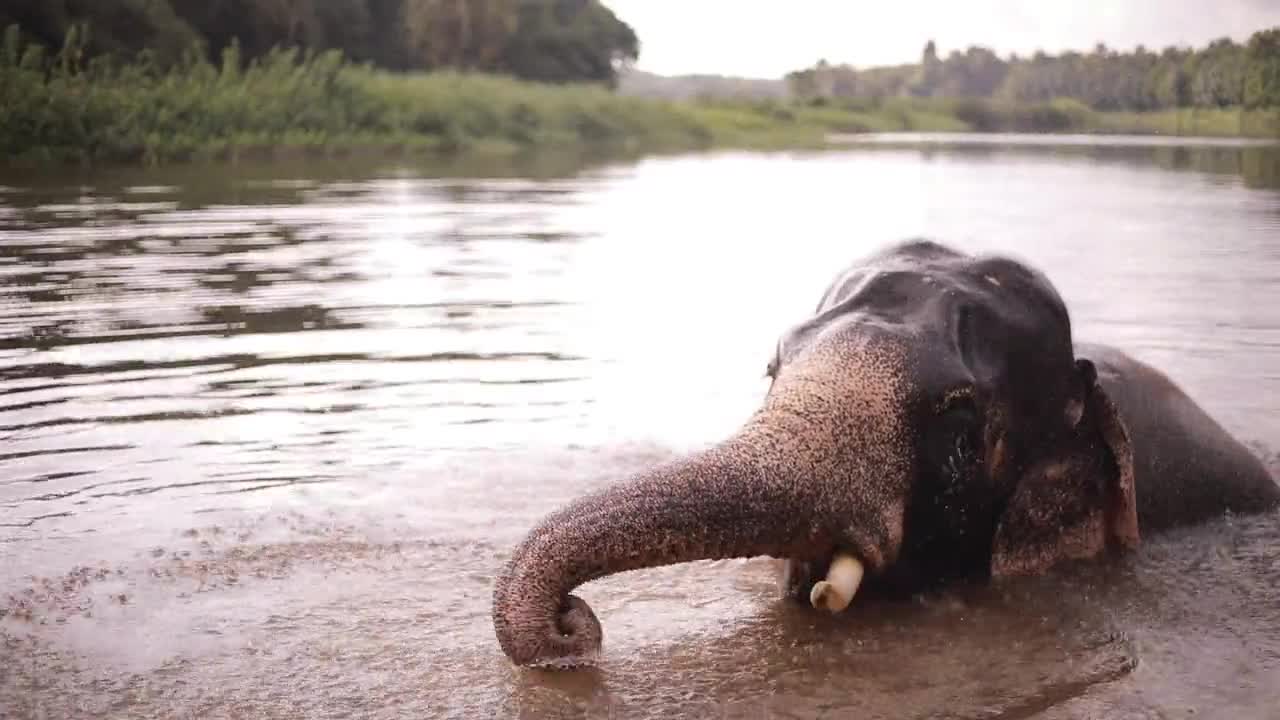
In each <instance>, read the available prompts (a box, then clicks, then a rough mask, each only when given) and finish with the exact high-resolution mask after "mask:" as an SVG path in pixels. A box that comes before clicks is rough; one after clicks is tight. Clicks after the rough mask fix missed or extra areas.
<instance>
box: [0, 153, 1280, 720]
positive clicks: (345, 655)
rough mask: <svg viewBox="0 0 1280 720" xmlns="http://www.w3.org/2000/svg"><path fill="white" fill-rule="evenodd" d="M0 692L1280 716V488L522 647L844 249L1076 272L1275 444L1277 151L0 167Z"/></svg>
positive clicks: (737, 412)
mask: <svg viewBox="0 0 1280 720" xmlns="http://www.w3.org/2000/svg"><path fill="white" fill-rule="evenodd" d="M0 184H2V185H3V187H2V188H0V717H5V718H24V719H25V718H64V717H65V718H72V717H74V718H82V717H83V718H90V717H113V718H115V717H144V718H170V717H210V718H214V717H226V718H231V717H237V718H238V717H254V718H277V717H279V718H285V717H289V718H296V717H311V718H329V717H332V718H339V717H376V718H383V717H386V718H391V717H416V718H436V717H458V718H473V717H475V718H480V717H529V718H535V717H671V716H685V717H797V718H813V717H847V716H851V713H852V714H853V715H852V716H857V717H867V718H870V717H895V718H899V717H964V718H968V717H975V718H976V717H984V718H988V717H1011V718H1023V717H1050V718H1068V717H1072V718H1074V717H1097V716H1126V717H1135V716H1136V717H1185V716H1188V715H1189V714H1193V713H1194V714H1196V715H1197V716H1199V717H1204V716H1208V717H1231V718H1240V717H1275V716H1276V713H1277V712H1280V711H1278V710H1277V708H1280V601H1278V600H1277V597H1280V594H1278V593H1277V591H1278V590H1280V530H1278V529H1277V522H1278V521H1280V517H1276V516H1265V517H1258V518H1224V519H1223V520H1222V521H1220V522H1215V523H1212V524H1210V525H1208V526H1205V527H1201V528H1195V529H1191V530H1186V531H1182V532H1178V533H1174V534H1170V535H1167V536H1164V537H1156V538H1149V539H1148V541H1147V543H1146V544H1145V545H1144V547H1143V549H1142V551H1141V552H1139V553H1138V554H1137V555H1136V556H1134V557H1132V558H1129V559H1127V560H1125V561H1123V562H1118V563H1104V564H1100V565H1098V566H1093V567H1088V568H1074V569H1069V570H1064V571H1062V572H1058V573H1054V574H1052V575H1050V576H1048V577H1044V578H1038V579H1032V580H1027V581H1020V582H1017V583H1013V584H1010V585H1007V586H1001V587H998V588H983V587H969V588H965V587H959V588H952V589H949V590H947V591H945V592H942V593H939V594H937V595H930V596H921V597H918V598H916V599H915V600H913V601H911V602H905V603H889V602H888V601H884V602H885V604H881V605H877V604H874V603H871V604H867V605H862V606H859V607H858V612H856V613H852V612H851V613H850V614H849V615H848V616H846V617H841V618H828V617H822V616H817V615H815V613H813V612H807V611H805V610H804V609H801V608H796V607H792V606H788V605H784V604H781V603H779V602H778V601H777V600H776V599H775V592H774V585H773V582H774V579H773V575H772V572H773V568H772V565H771V564H770V563H768V562H767V561H764V560H748V561H732V562H717V563H693V564H688V565H682V566H675V567H669V568H662V569H655V570H646V571H641V572H636V573H630V574H626V575H622V576H615V577H611V578H607V579H605V580H602V581H598V582H596V583H592V584H590V585H588V586H586V587H584V588H582V589H581V591H580V593H581V594H582V596H583V597H584V598H585V599H587V600H588V601H589V602H590V603H591V605H592V606H593V607H594V608H595V610H596V612H597V613H598V614H599V616H600V618H601V621H602V623H603V625H604V630H605V653H604V657H603V659H602V661H601V664H600V666H599V667H598V668H596V669H593V670H587V671H581V672H574V673H544V672H537V671H524V670H517V669H514V668H512V667H511V666H510V664H509V663H508V662H507V661H506V659H505V658H504V656H503V655H502V654H501V652H500V650H499V648H498V646H497V643H496V640H495V638H494V635H493V630H492V625H491V621H490V615H489V612H490V598H491V595H490V593H491V589H492V582H493V579H494V576H495V573H496V572H497V571H498V569H499V568H500V567H501V565H502V563H503V562H504V560H505V559H506V558H507V557H508V555H509V553H510V551H511V549H512V548H513V546H514V545H515V544H516V543H518V542H519V541H520V539H521V538H522V536H523V535H524V533H525V532H526V531H527V530H528V528H529V527H530V526H531V525H532V524H533V523H535V522H536V521H537V520H538V519H539V518H540V517H541V516H543V515H544V514H546V513H548V512H550V511H552V510H554V509H555V508H557V507H559V506H560V505H562V504H563V503H566V502H568V501H570V500H571V499H573V498H575V497H577V496H579V495H581V494H582V493H584V492H586V491H588V490H591V489H594V488H598V487H601V486H604V485H607V484H609V483H611V482H615V481H617V480H619V479H621V478H622V477H624V476H625V475H626V474H627V473H630V472H633V471H636V470H639V469H641V468H644V467H646V466H647V465H650V464H652V463H655V462H659V461H663V460H666V459H669V458H670V457H672V456H673V455H674V454H676V453H680V452H684V451H687V450H690V449H694V448H697V447H700V446H703V445H705V444H707V443H711V442H714V441H715V440H716V439H718V438H719V437H721V436H723V435H724V434H725V433H727V432H729V431H730V430H731V429H733V428H734V427H736V425H737V424H738V423H740V422H741V421H742V420H743V419H744V418H745V417H746V415H747V414H748V413H749V412H750V411H751V410H752V409H753V408H754V407H755V406H756V404H757V403H758V402H759V401H760V399H761V397H762V394H763V392H764V390H765V380H764V378H763V374H764V369H765V365H766V363H767V362H768V360H769V358H770V354H771V351H772V349H773V343H774V340H775V338H776V337H777V335H778V334H779V333H780V332H782V331H783V330H784V329H785V328H786V327H787V326H788V325H789V324H791V323H793V322H795V321H797V320H799V319H801V318H803V317H804V315H805V313H806V312H808V311H809V310H811V309H812V307H813V306H814V304H815V303H816V302H817V300H818V298H819V296H820V295H821V293H822V290H823V289H824V287H825V284H826V283H827V282H828V281H829V280H830V279H831V278H832V277H833V276H834V275H835V273H836V272H837V271H838V270H839V269H840V268H841V267H843V266H844V265H845V264H847V263H848V262H850V261H851V260H853V259H854V258H856V257H858V256H860V255H862V254H864V253H867V252H870V251H872V250H874V249H876V248H878V247H880V246H881V245H883V244H884V243H888V242H893V241H897V240H900V239H904V238H907V237H912V236H928V237H931V238H934V239H936V240H939V241H941V242H944V243H947V244H951V245H953V246H956V247H958V248H961V249H966V250H971V251H999V252H1003V253H1008V254H1013V255H1016V256H1019V257H1022V258H1024V259H1026V260H1028V261H1030V262H1032V263H1033V264H1036V265H1037V266H1039V267H1041V268H1042V269H1044V270H1045V271H1046V272H1047V273H1048V274H1049V276H1050V277H1051V278H1052V280H1053V281H1054V282H1055V283H1056V284H1057V285H1058V287H1059V289H1060V290H1061V292H1062V293H1063V295H1064V297H1065V298H1066V300H1067V302H1068V305H1069V307H1070V308H1071V311H1072V313H1073V321H1074V323H1075V327H1076V332H1077V336H1078V337H1080V338H1082V339H1090V340H1100V341H1104V342H1112V343H1115V344H1118V345H1120V346H1122V347H1124V348H1125V349H1127V350H1129V351H1130V352H1132V353H1133V354H1135V355H1136V356H1138V357H1140V358H1142V359H1144V360H1147V361H1149V362H1151V363H1154V364H1156V365H1157V366H1159V367H1161V368H1162V369H1164V370H1165V371H1167V372H1168V373H1169V374H1170V375H1172V376H1173V377H1174V378H1175V379H1176V380H1177V381H1178V382H1180V383H1181V384H1182V385H1183V386H1184V388H1186V389H1187V390H1188V391H1189V392H1190V393H1191V394H1192V395H1193V396H1194V397H1195V398H1196V399H1198V400H1199V401H1201V403H1202V404H1203V405H1204V406H1205V407H1206V408H1207V409H1208V410H1209V411H1210V412H1211V413H1212V414H1213V415H1214V416H1215V417H1217V418H1219V419H1220V420H1221V421H1222V423H1223V424H1224V425H1225V426H1227V427H1228V428H1229V429H1230V430H1231V431H1233V432H1235V433H1236V434H1238V435H1239V436H1240V437H1241V438H1242V439H1244V440H1245V441H1246V442H1247V443H1249V444H1250V445H1251V446H1252V447H1253V448H1255V449H1256V450H1257V452H1258V453H1259V454H1260V455H1262V456H1263V457H1265V458H1266V459H1267V462H1268V463H1269V465H1270V467H1271V468H1272V469H1273V471H1276V472H1280V462H1278V461H1277V459H1276V451H1277V450H1278V449H1280V149H1277V148H1275V147H1262V146H1252V145H1248V144H1243V143H1205V142H1200V143H1191V142H1185V141H1171V140H1154V141H1153V140H1151V139H1139V138H1118V139H1117V138H1110V139H1105V140H1101V139H1096V138H1094V139H1090V138H1044V137H1019V136H992V137H981V138H974V137H968V138H965V137H956V136H896V137H877V136H868V137H860V138H855V139H851V140H850V141H849V142H848V144H846V145H844V146H842V147H840V148H839V149H837V150H831V151H823V152H804V153H736V152H721V153H712V154H704V155H690V156H672V157H651V158H647V159H641V160H634V159H633V160H627V161H621V162H613V163H607V162H596V163H585V162H584V163H581V164H580V163H578V162H577V161H576V160H565V159H563V158H559V159H554V161H553V162H550V163H548V162H547V159H546V158H533V159H523V160H522V159H517V160H512V161H509V162H507V161H504V162H497V161H494V162H490V163H488V164H487V165H486V166H482V167H477V166H470V165H462V166H456V165H455V166H447V167H445V166H434V167H425V166H421V165H418V164H414V163H399V162H392V161H380V162H372V161H362V162H359V163H356V162H351V163H336V162H335V163H319V162H312V163H308V164H302V165H278V166H253V167H240V168H213V169H211V168H176V169H167V170H166V169H160V170H146V171H143V170H137V169H120V170H99V171H95V172H92V173H89V172H77V173H69V174H68V173H63V174H25V175H24V174H10V175H9V176H7V177H5V178H3V179H2V180H0Z"/></svg>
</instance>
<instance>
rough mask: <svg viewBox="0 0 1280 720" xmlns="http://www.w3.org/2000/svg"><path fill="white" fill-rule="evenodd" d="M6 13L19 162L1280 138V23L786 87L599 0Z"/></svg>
mask: <svg viewBox="0 0 1280 720" xmlns="http://www.w3.org/2000/svg"><path fill="white" fill-rule="evenodd" d="M6 20H9V21H13V22H14V24H11V25H9V26H8V27H7V30H6V31H5V32H4V35H3V38H2V43H0V153H3V155H4V158H5V159H6V162H8V163H9V164H33V163H51V162H53V163H57V162H93V163H98V162H119V161H125V162H138V161H141V162H146V163H152V164H154V163H160V162H170V161H180V160H187V159H194V158H208V159H231V160H236V159H239V158H245V157H261V156H266V155H270V156H273V157H278V156H279V155H280V154H281V153H283V154H286V155H287V154H295V155H298V154H301V155H308V156H310V155H324V156H335V155H343V154H347V153H350V152H353V151H362V152H371V151H373V152H392V153H433V154H456V153H458V152H460V151H467V152H468V153H473V154H489V155H495V154H505V155H510V154H512V153H515V152H519V151H522V150H527V149H534V148H548V147H550V148H558V149H568V148H573V149H574V150H575V152H578V151H589V152H595V151H596V150H605V151H609V152H619V151H621V152H629V153H636V152H656V151H665V150H685V149H698V148H708V147H713V146H721V147H770V148H781V147H810V146H819V145H822V144H824V142H825V141H826V139H827V137H828V135H829V134H831V133H857V132H895V131H947V132H967V131H978V132H996V131H1021V132H1098V133H1116V132H1134V133H1160V134H1182V135H1217V136H1257V137H1280V29H1274V30H1267V31H1264V32H1260V33H1257V34H1255V35H1254V36H1253V37H1252V38H1251V39H1250V40H1249V42H1248V44H1247V45H1235V44H1233V43H1231V42H1230V41H1219V42H1217V43H1214V44H1213V45H1211V46H1209V47H1208V48H1206V49H1205V50H1202V51H1198V52H1191V51H1181V50H1167V51H1165V52H1164V53H1163V54H1161V55H1159V56H1157V55H1154V54H1150V53H1145V52H1143V51H1139V52H1136V53H1133V54H1129V55H1124V54H1116V53H1112V52H1110V51H1106V50H1105V49H1102V48H1099V49H1098V50H1097V51H1095V53H1093V54H1091V55H1087V56H1086V55H1078V54H1066V55H1063V56H1060V57H1056V58H1054V57H1047V56H1043V55H1037V56H1036V57H1035V58H1032V59H1030V60H1017V59H1011V60H1009V61H1004V60H1001V59H1000V58H998V57H996V56H995V55H994V54H992V53H990V52H989V51H985V50H982V49H971V50H970V51H969V52H968V53H966V54H958V53H953V54H952V55H951V56H950V57H949V58H947V59H946V60H941V59H939V58H938V57H937V52H936V48H935V47H934V46H933V45H932V43H931V44H930V45H929V47H927V48H926V52H925V55H924V58H923V59H922V62H921V63H920V64H918V65H906V66H900V67H889V68H873V69H870V70H854V69H852V68H845V67H833V66H829V65H826V64H819V66H817V67H816V68H813V69H811V70H807V71H803V72H800V73H793V74H792V75H791V76H789V78H788V79H789V83H790V89H791V91H792V92H791V93H790V94H786V93H785V92H778V90H779V88H782V89H783V90H785V86H784V85H781V84H777V85H774V84H771V83H770V81H740V80H737V79H733V78H715V77H703V76H692V77H689V78H683V79H677V80H678V82H677V84H675V85H672V84H667V83H664V82H663V81H661V79H658V78H655V77H652V76H647V77H642V76H638V75H636V74H635V73H633V72H632V71H630V70H629V69H628V68H627V63H628V62H629V61H630V60H633V59H635V57H636V56H637V55H638V48H639V42H638V40H637V38H636V37H635V34H634V32H632V30H631V28H630V27H628V26H627V25H626V24H625V23H623V22H622V21H621V20H619V19H618V18H617V17H615V16H614V15H613V13H612V12H610V11H609V10H608V9H607V8H605V7H604V5H602V4H601V3H600V2H599V0H323V1H322V0H40V1H37V0H15V1H14V2H10V3H7V4H5V6H4V8H0V21H6ZM628 77H632V78H634V81H633V82H630V83H628V82H626V79H627V78H628ZM620 81H621V82H620ZM619 85H621V86H622V87H623V88H624V89H625V88H626V87H628V86H630V87H632V88H637V87H638V88H648V91H646V92H642V93H638V94H637V93H634V92H619V91H618V88H619ZM640 95H645V96H640ZM717 98H718V99H717Z"/></svg>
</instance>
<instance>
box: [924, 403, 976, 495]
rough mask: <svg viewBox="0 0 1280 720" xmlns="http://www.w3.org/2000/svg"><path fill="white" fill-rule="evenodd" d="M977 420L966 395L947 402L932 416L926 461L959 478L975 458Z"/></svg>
mask: <svg viewBox="0 0 1280 720" xmlns="http://www.w3.org/2000/svg"><path fill="white" fill-rule="evenodd" d="M980 426H981V423H980V419H979V415H978V409H977V407H975V406H974V404H973V402H972V401H971V400H970V399H968V398H960V399H958V400H957V401H955V402H952V403H950V404H949V406H948V407H947V409H946V410H944V411H943V412H942V413H941V414H940V415H938V416H937V417H936V419H935V422H934V425H933V427H932V429H931V430H932V431H931V432H930V433H929V435H930V437H929V439H928V445H929V455H930V458H929V459H930V462H931V463H932V464H933V466H934V467H935V468H937V469H938V470H940V471H941V472H942V473H943V474H944V475H947V476H949V477H951V478H952V479H960V478H961V477H963V476H964V475H965V474H966V472H967V471H968V470H969V469H970V468H972V467H973V465H974V463H975V462H976V461H977V460H978V453H977V449H978V447H979V437H980V430H981V427H980Z"/></svg>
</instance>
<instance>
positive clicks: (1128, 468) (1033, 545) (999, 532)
mask: <svg viewBox="0 0 1280 720" xmlns="http://www.w3.org/2000/svg"><path fill="white" fill-rule="evenodd" d="M1076 370H1077V375H1078V378H1079V380H1080V386H1081V396H1080V399H1078V400H1074V401H1072V402H1071V403H1068V406H1067V409H1066V415H1067V418H1066V419H1067V424H1068V425H1069V426H1073V427H1070V429H1069V430H1068V432H1067V433H1066V439H1065V440H1063V441H1061V442H1059V443H1056V445H1055V447H1054V448H1053V450H1052V451H1051V452H1050V453H1048V454H1047V456H1046V457H1042V458H1040V459H1038V460H1037V461H1035V462H1034V463H1033V464H1032V465H1031V466H1030V467H1029V468H1028V469H1027V471H1026V472H1025V473H1023V475H1022V477H1021V478H1020V479H1019V481H1018V485H1017V488H1016V489H1015V490H1014V493H1013V496H1012V497H1011V498H1010V500H1009V503H1008V505H1007V506H1006V507H1005V510H1004V512H1003V514H1002V515H1001V517H1000V521H999V524H998V526H997V528H996V534H995V540H994V542H993V547H992V557H991V574H992V576H993V577H1004V576H1012V575H1028V574H1035V573H1040V572H1044V571H1045V570H1048V569H1049V568H1050V567H1052V566H1053V565H1055V564H1057V563H1059V562H1061V561H1064V560H1083V559H1088V558H1093V557H1096V556H1097V555H1099V554H1101V553H1102V552H1104V551H1106V550H1108V549H1119V550H1131V549H1134V548H1136V547H1137V545H1138V542H1139V531H1138V507H1137V498H1136V495H1135V488H1134V470H1133V448H1132V445H1131V444H1130V441H1129V433H1128V431H1127V430H1126V428H1125V425H1124V422H1123V420H1121V418H1120V415H1119V413H1118V412H1117V410H1116V406H1115V404H1114V403H1113V402H1112V400H1111V398H1109V397H1108V396H1107V393H1106V391H1105V390H1103V388H1102V386H1101V385H1100V384H1099V383H1098V377H1097V370H1096V369H1095V368H1094V366H1093V363H1091V362H1090V361H1088V360H1083V359H1082V360H1077V362H1076Z"/></svg>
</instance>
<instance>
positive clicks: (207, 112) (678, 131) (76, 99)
mask: <svg viewBox="0 0 1280 720" xmlns="http://www.w3.org/2000/svg"><path fill="white" fill-rule="evenodd" d="M74 43H75V38H74V36H72V37H70V38H69V40H68V43H67V46H66V47H64V48H63V50H62V51H60V52H59V53H57V54H56V55H54V56H46V54H45V52H44V51H43V49H42V48H40V47H39V46H34V45H27V46H24V45H23V44H22V43H21V42H20V41H19V40H18V38H17V34H16V32H14V31H13V30H10V31H9V32H8V33H7V34H6V35H5V39H4V46H3V52H2V53H0V153H3V155H4V156H5V157H7V158H9V159H11V160H19V161H22V160H28V161H30V160H34V161H147V162H160V161H168V160H183V159H188V158H192V157H214V158H223V157H229V158H236V157H239V156H243V155H246V154H259V153H265V152H276V151H279V150H280V149H282V148H285V149H301V150H304V151H307V152H314V153H326V154H327V153H335V152H336V153H340V152H343V151H346V150H351V149H370V148H378V149H388V150H405V151H418V150H427V151H438V152H454V151H460V150H470V151H509V150H513V149H519V148H527V147H542V146H548V145H552V146H554V145H569V144H572V145H609V146H618V147H620V148H624V149H631V150H638V149H654V150H661V149H685V148H702V147H709V146H711V145H717V144H742V145H757V144H763V145H773V144H801V143H807V142H818V141H820V140H821V138H822V136H823V133H824V128H823V126H821V125H820V124H817V123H807V122H805V121H804V120H803V119H802V118H799V117H796V116H779V115H777V114H776V113H775V112H774V109H771V108H765V107H756V106H749V105H742V106H736V107H726V108H709V107H699V106H692V105H682V104H676V103H670V102H663V101H657V100H647V99H640V98H634V97H624V96H620V95H618V94H615V93H613V92H610V91H608V90H606V89H604V88H600V87H596V86H587V85H580V86H550V85H537V84H532V83H526V82H521V81H517V80H513V79H509V78H505V77H497V76H486V75H477V74H460V73H451V72H438V73H418V74H398V73H391V72H385V71H380V70H376V69H373V68H370V67H367V66H360V65H353V64H350V63H347V62H344V61H343V59H342V57H341V56H340V55H339V54H338V53H337V52H326V53H320V54H307V55H302V54H299V53H298V52H296V51H293V50H278V51H276V52H274V53H271V54H270V55H268V56H266V57H264V58H262V59H261V60H259V61H255V62H253V63H250V64H248V65H247V66H244V65H243V63H242V62H241V59H240V57H239V56H238V54H237V52H236V50H235V48H234V47H232V48H230V49H229V50H228V51H227V53H226V54H225V56H224V57H223V60H222V62H221V64H220V65H214V64H212V63H209V62H207V61H205V60H204V59H202V58H201V57H200V56H199V55H197V54H195V53H191V54H189V55H188V56H187V57H186V58H185V59H184V60H183V61H182V62H181V63H180V64H179V65H177V66H176V67H172V68H170V69H166V70H161V69H159V67H158V66H157V65H156V64H154V63H152V62H150V61H149V60H148V58H146V57H145V56H144V57H142V58H140V59H139V60H138V61H137V62H132V63H129V64H123V65H120V64H113V63H111V62H109V61H108V60H106V59H102V58H99V59H95V60H93V61H90V62H88V63H84V62H82V61H81V60H80V59H79V57H78V54H77V52H76V50H75V44H74Z"/></svg>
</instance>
